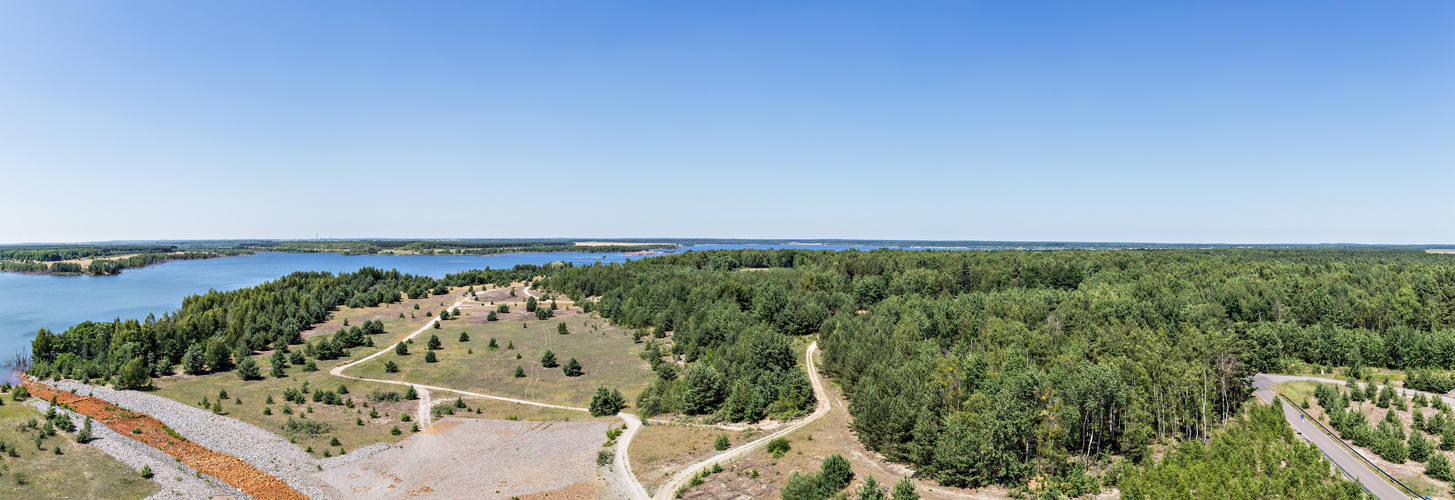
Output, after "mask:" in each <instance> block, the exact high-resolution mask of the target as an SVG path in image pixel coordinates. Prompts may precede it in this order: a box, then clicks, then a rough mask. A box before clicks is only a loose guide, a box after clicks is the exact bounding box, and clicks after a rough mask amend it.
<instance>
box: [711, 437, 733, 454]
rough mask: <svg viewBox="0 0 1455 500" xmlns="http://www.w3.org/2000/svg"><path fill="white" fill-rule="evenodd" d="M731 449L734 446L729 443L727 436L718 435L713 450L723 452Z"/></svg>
mask: <svg viewBox="0 0 1455 500" xmlns="http://www.w3.org/2000/svg"><path fill="white" fill-rule="evenodd" d="M731 447H732V444H731V443H729V442H728V437H727V434H718V435H717V441H716V442H714V443H713V444H712V448H713V449H715V450H717V451H723V450H726V449H728V448H731Z"/></svg>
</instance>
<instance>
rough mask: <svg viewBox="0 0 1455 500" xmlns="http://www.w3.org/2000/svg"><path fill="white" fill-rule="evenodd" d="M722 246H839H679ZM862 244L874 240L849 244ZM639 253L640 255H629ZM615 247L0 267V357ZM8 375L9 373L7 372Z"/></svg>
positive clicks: (609, 258)
mask: <svg viewBox="0 0 1455 500" xmlns="http://www.w3.org/2000/svg"><path fill="white" fill-rule="evenodd" d="M727 248H802V249H808V250H843V249H847V248H851V247H844V246H833V245H698V246H693V247H687V248H686V250H697V251H700V250H713V249H727ZM852 248H859V249H863V250H868V249H872V248H873V247H852ZM636 258H641V257H636ZM627 259H629V257H623V256H622V254H619V253H615V254H612V253H607V254H600V253H598V254H591V253H512V254H499V255H488V256H465V255H339V254H328V253H259V254H257V255H252V256H242V257H226V258H219V259H206V260H184V261H173V262H168V263H165V264H159V265H155V266H151V267H144V268H141V269H127V270H125V271H123V272H122V273H121V274H119V275H115V276H45V275H30V274H15V273H0V359H9V358H10V356H11V354H12V353H14V352H16V351H21V350H25V351H29V350H30V341H31V339H33V338H35V333H36V331H37V330H39V329H41V328H46V329H49V330H51V331H54V332H57V333H59V332H61V331H63V330H65V329H66V328H69V327H71V326H72V325H75V324H77V323H80V322H82V321H111V320H113V319H116V318H121V319H132V318H135V319H143V318H146V316H147V315H148V314H155V315H157V316H161V315H162V313H165V312H168V311H173V310H176V309H177V308H179V307H182V299H183V298H184V297H186V296H188V295H194V294H202V293H206V292H207V291H208V290H218V291H226V290H235V289H238V288H246V287H250V286H254V285H258V284H261V283H263V282H265V281H269V280H273V279H277V278H280V277H283V276H286V275H288V274H289V273H293V272H297V271H330V272H335V273H339V272H352V271H356V270H358V269H359V268H361V267H366V266H368V267H377V268H380V269H384V270H389V269H398V270H399V271H400V272H403V273H408V274H414V275H424V276H431V277H435V278H443V277H444V276H445V275H446V274H450V273H456V272H460V271H466V270H470V269H484V268H487V267H489V268H493V269H505V268H510V267H514V266H515V265H517V264H546V263H550V262H555V261H566V262H573V263H576V264H577V265H588V264H591V263H593V262H604V263H610V262H621V261H624V260H627ZM11 380H12V381H13V380H14V379H13V378H12V379H11Z"/></svg>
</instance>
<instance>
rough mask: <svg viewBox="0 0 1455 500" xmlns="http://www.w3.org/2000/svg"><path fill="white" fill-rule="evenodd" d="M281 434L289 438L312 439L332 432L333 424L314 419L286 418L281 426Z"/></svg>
mask: <svg viewBox="0 0 1455 500" xmlns="http://www.w3.org/2000/svg"><path fill="white" fill-rule="evenodd" d="M281 427H282V429H283V434H284V435H286V436H289V437H313V436H321V435H324V434H328V433H330V432H333V424H330V423H327V422H321V421H318V420H315V419H294V418H293V417H288V420H286V421H284V422H283V425H282V426H281Z"/></svg>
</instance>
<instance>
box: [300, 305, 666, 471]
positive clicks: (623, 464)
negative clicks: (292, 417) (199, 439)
mask: <svg viewBox="0 0 1455 500" xmlns="http://www.w3.org/2000/svg"><path fill="white" fill-rule="evenodd" d="M502 289H503V288H492V289H490V290H487V292H489V291H494V290H502ZM524 291H525V294H526V296H529V297H536V299H537V300H539V299H540V296H538V295H535V294H533V293H531V291H530V287H529V286H527V287H525V288H524ZM464 302H465V298H464V297H461V298H460V299H459V300H456V301H455V303H454V305H452V306H450V307H451V308H456V307H459V306H460V305H461V304H463V303H464ZM437 321H439V317H435V318H433V319H431V320H430V321H429V322H427V323H425V324H424V326H421V327H420V328H419V330H416V331H415V332H414V333H411V334H409V336H407V337H404V338H403V339H400V342H403V341H405V340H409V339H412V338H414V337H416V336H419V335H420V334H422V333H424V332H425V331H428V330H430V329H432V328H434V324H435V322H437ZM393 350H394V346H392V345H391V346H389V347H385V348H384V349H382V350H380V351H379V352H376V353H374V354H371V355H369V356H367V357H364V358H362V359H359V360H357V361H354V362H352V363H348V364H345V365H340V366H336V367H334V368H333V369H332V370H329V371H328V373H329V374H330V375H333V376H335V377H340V378H346V379H351V380H362V381H367V382H379V383H383V384H394V385H404V386H411V387H414V389H415V392H417V393H419V399H420V401H419V410H418V411H419V421H420V422H423V424H422V427H427V426H429V425H430V423H431V420H432V419H431V418H430V417H431V416H432V415H431V411H430V397H431V396H430V392H429V391H432V390H433V391H445V392H453V393H456V394H461V395H465V396H472V397H478V398H484V399H494V400H497V401H507V402H511V403H519V404H526V405H533V406H542V407H546V408H558V409H562V410H572V411H581V412H588V413H589V412H590V410H588V409H586V408H576V407H573V406H563V405H554V404H550V403H541V402H537V401H526V400H523V399H515V398H506V397H500V396H492V395H489V394H480V393H476V392H469V391H462V390H459V389H451V388H448V387H439V386H433V385H424V384H412V383H409V382H404V381H400V380H380V379H371V378H363V377H355V376H352V375H345V374H344V370H346V369H348V368H351V367H353V366H355V365H358V364H360V363H364V362H366V361H369V360H371V359H374V358H377V357H379V356H381V355H384V354H385V353H388V352H391V351H393ZM617 417H619V418H621V419H622V421H623V422H624V423H625V425H626V432H623V433H622V435H621V436H620V437H618V438H617V444H616V447H617V453H616V460H615V464H614V466H613V467H612V471H613V472H615V473H616V474H617V476H618V477H617V481H616V483H617V484H625V485H628V487H629V488H630V489H631V491H629V492H627V493H628V494H629V496H630V497H631V498H634V499H646V498H649V495H647V489H646V488H645V487H643V486H642V483H641V481H638V480H637V477H636V475H635V474H632V472H631V460H629V459H628V458H629V456H628V452H629V447H630V446H631V441H632V438H633V437H635V436H636V434H637V431H640V430H641V428H642V421H641V420H640V419H638V418H637V416H636V415H632V414H629V413H618V414H617Z"/></svg>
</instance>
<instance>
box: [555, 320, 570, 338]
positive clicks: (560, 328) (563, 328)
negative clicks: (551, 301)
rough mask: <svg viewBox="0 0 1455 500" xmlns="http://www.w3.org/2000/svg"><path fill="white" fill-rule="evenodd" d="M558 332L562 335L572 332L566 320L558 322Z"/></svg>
mask: <svg viewBox="0 0 1455 500" xmlns="http://www.w3.org/2000/svg"><path fill="white" fill-rule="evenodd" d="M556 333H559V334H561V335H565V334H568V333H571V332H570V331H568V330H566V322H565V321H562V322H560V323H556Z"/></svg>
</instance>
